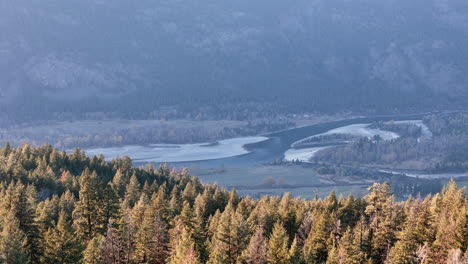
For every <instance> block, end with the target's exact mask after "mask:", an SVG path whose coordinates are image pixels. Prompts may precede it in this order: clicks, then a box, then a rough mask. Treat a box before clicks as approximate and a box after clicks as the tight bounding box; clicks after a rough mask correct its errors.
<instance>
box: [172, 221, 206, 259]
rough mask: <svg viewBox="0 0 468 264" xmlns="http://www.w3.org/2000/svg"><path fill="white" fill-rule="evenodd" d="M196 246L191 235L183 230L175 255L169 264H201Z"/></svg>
mask: <svg viewBox="0 0 468 264" xmlns="http://www.w3.org/2000/svg"><path fill="white" fill-rule="evenodd" d="M199 263H200V262H199V260H198V256H197V253H196V251H195V245H194V243H193V241H192V238H191V237H190V233H189V232H187V230H186V229H185V228H183V229H182V233H181V236H180V238H179V240H178V241H177V245H176V247H175V251H174V254H173V255H172V256H171V257H170V259H169V264H199Z"/></svg>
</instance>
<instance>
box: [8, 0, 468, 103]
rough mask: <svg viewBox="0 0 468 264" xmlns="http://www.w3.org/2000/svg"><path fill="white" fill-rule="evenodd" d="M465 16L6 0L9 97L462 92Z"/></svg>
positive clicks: (454, 0)
mask: <svg viewBox="0 0 468 264" xmlns="http://www.w3.org/2000/svg"><path fill="white" fill-rule="evenodd" d="M467 26H468V4H467V3H466V2H465V1H462V0H451V1H447V0H433V1H423V0H417V1H411V2H407V1H403V0H393V1H383V0H380V1H369V0H360V1H346V0H334V1H329V0H327V1H325V0H316V1H305V0H301V1H295V2H294V3H290V2H282V1H273V2H272V1H266V0H260V1H255V2H251V1H245V0H243V1H237V2H235V3H231V2H227V1H214V0H205V1H202V2H192V1H186V0H179V1H175V0H174V1H138V2H128V1H123V0H118V1H95V0H94V1H93V0H85V1H76V0H74V1H66V2H63V1H56V0H46V1H38V0H34V1H23V0H21V1H11V0H6V1H3V2H2V3H0V30H1V31H2V32H3V34H2V35H1V36H0V96H1V97H0V98H2V99H3V100H2V99H0V100H1V102H2V104H8V103H10V104H11V105H15V104H17V102H20V100H21V101H24V100H25V99H24V97H25V96H28V97H29V96H31V95H34V96H35V98H44V99H47V103H45V104H46V105H47V106H38V107H37V108H38V109H42V110H43V111H47V109H48V110H52V111H53V110H54V109H55V108H56V107H59V106H60V105H67V104H68V102H67V101H68V100H69V99H72V100H83V99H86V100H88V99H87V98H94V99H93V100H96V102H101V103H100V104H99V106H96V107H95V109H93V110H100V111H111V110H113V109H114V108H115V107H116V106H115V105H113V103H112V102H122V101H123V102H124V103H123V104H125V105H126V108H127V109H132V107H134V106H135V105H138V108H139V109H141V105H140V104H141V103H142V102H143V103H147V104H148V106H147V107H146V108H145V109H144V110H152V109H154V108H155V107H157V105H159V104H171V103H174V102H180V103H184V102H192V101H196V102H216V101H219V100H221V101H222V100H228V101H229V100H231V99H236V98H242V99H243V100H254V101H255V100H260V99H259V98H262V99H261V100H264V101H267V102H268V101H273V102H276V101H277V102H280V103H286V104H287V103H288V102H290V101H296V99H298V98H299V99H300V100H302V101H301V102H299V103H298V104H301V103H302V104H304V105H308V104H310V108H312V109H313V108H314V105H319V104H321V103H323V104H332V105H333V104H335V105H338V106H339V105H342V107H348V106H353V105H357V104H359V103H361V102H362V101H361V100H362V99H360V98H359V96H360V95H362V94H366V95H367V97H368V98H370V99H376V100H382V98H381V97H385V98H387V99H386V100H390V102H388V104H389V105H393V104H396V103H395V102H392V101H391V98H392V97H390V99H388V98H389V97H388V96H387V95H389V96H393V97H395V98H398V97H401V96H407V97H408V98H413V99H408V98H407V99H405V100H413V101H414V102H418V101H423V102H424V100H426V101H427V102H430V103H431V104H432V103H433V101H432V100H435V104H436V105H437V104H438V103H439V104H440V103H441V102H444V101H443V100H454V99H458V100H463V98H466V97H465V96H466V95H467V89H466V87H467V86H468V78H467V77H466V75H465V74H464V73H465V72H466V71H467V68H468V66H467V63H466V61H467V59H468V54H467V52H466V51H465V48H464V47H465V46H466V44H468V32H467V31H466V30H465V29H466V27H467ZM336 94H340V95H341V96H343V97H346V98H347V99H340V100H347V101H346V103H343V102H338V101H337V99H336ZM168 97H176V98H175V99H167V98H168ZM317 97H319V98H323V101H324V102H316V100H318V99H316V98H317ZM434 98H435V99H434ZM444 98H445V99H444ZM102 100H105V101H104V102H102ZM314 100H315V101H314ZM366 101H369V100H367V99H366ZM382 102H383V104H385V103H386V102H384V101H382ZM96 104H98V103H96ZM62 107H67V106H62ZM13 109H14V108H13ZM36 110H37V109H36ZM24 111H30V110H24ZM76 111H89V110H88V109H79V110H76Z"/></svg>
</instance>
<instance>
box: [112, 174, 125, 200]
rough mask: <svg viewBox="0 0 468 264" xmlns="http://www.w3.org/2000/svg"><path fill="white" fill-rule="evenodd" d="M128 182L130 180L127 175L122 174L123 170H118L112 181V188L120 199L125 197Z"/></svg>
mask: <svg viewBox="0 0 468 264" xmlns="http://www.w3.org/2000/svg"><path fill="white" fill-rule="evenodd" d="M127 180H128V179H126V177H125V175H124V174H123V173H122V170H120V169H119V170H117V172H116V173H115V175H114V177H113V179H112V183H111V186H112V188H113V189H114V191H115V193H116V194H117V195H118V197H119V198H123V197H124V195H125V186H126V185H127Z"/></svg>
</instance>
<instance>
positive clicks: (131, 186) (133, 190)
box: [124, 174, 140, 208]
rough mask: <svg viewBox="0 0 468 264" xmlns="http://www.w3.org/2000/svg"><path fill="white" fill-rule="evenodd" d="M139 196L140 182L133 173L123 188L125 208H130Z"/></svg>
mask: <svg viewBox="0 0 468 264" xmlns="http://www.w3.org/2000/svg"><path fill="white" fill-rule="evenodd" d="M139 198H140V183H139V182H138V178H137V176H136V174H133V175H132V177H131V178H130V182H129V183H128V184H127V186H126V188H125V199H124V205H125V207H127V208H132V207H133V206H134V205H135V204H136V203H137V202H138V200H139Z"/></svg>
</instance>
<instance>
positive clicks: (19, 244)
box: [0, 212, 30, 264]
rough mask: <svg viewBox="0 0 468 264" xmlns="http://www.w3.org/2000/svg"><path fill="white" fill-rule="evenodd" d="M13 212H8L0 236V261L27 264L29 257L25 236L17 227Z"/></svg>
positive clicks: (17, 222) (11, 263)
mask: <svg viewBox="0 0 468 264" xmlns="http://www.w3.org/2000/svg"><path fill="white" fill-rule="evenodd" d="M19 225H20V224H19V221H18V219H17V218H16V217H15V215H14V212H10V213H9V214H8V215H7V217H6V219H5V225H4V227H3V230H2V233H1V236H0V262H1V263H7V264H27V263H30V258H29V255H28V251H27V237H26V235H25V234H24V232H23V231H22V230H21V229H20V227H19Z"/></svg>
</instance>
